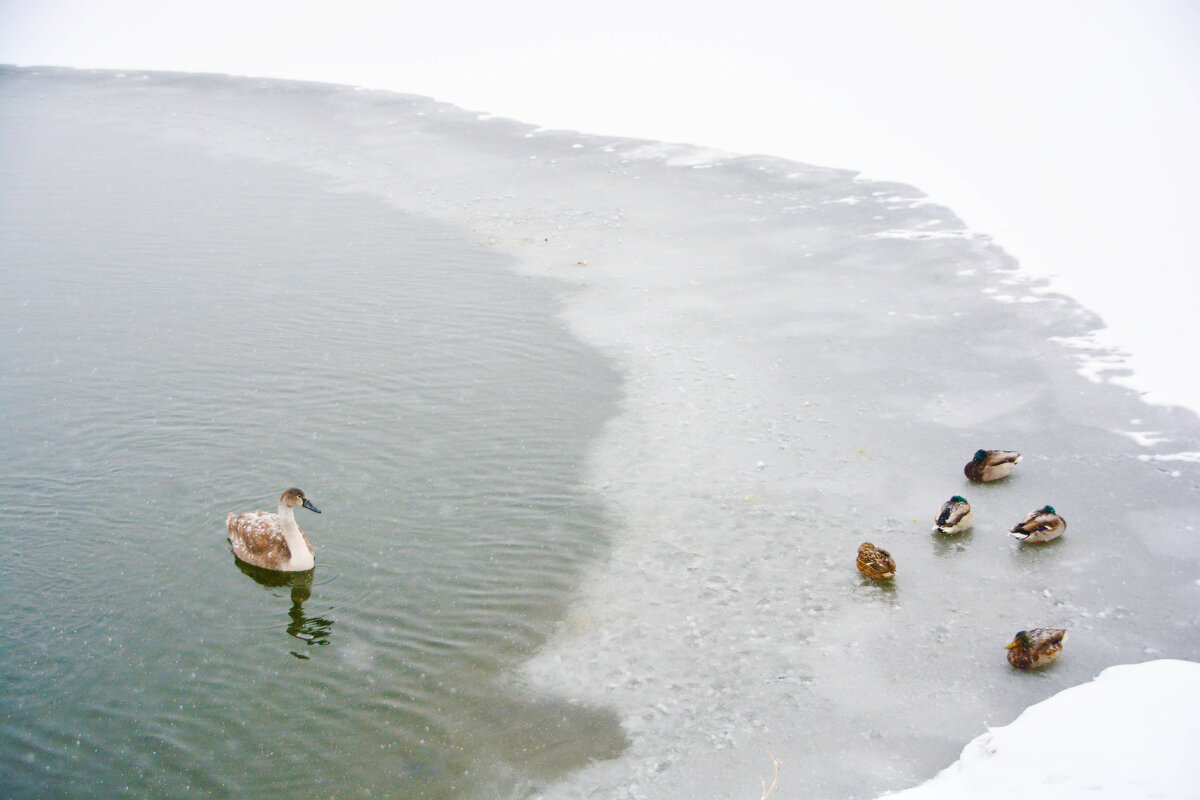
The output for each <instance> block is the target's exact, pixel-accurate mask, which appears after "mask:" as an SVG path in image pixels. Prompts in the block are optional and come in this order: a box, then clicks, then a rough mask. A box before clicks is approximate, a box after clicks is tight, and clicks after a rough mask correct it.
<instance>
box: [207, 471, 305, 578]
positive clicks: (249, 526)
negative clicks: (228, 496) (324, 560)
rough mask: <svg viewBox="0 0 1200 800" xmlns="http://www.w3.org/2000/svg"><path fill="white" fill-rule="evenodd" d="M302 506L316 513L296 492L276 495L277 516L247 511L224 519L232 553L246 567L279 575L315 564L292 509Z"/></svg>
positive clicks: (291, 491)
mask: <svg viewBox="0 0 1200 800" xmlns="http://www.w3.org/2000/svg"><path fill="white" fill-rule="evenodd" d="M296 506H303V507H304V508H307V509H308V510H309V511H312V512H314V513H316V514H320V513H321V509H319V508H317V507H316V506H314V505H313V504H312V503H311V502H309V499H308V498H307V497H305V496H304V492H302V491H300V490H299V489H288V490H287V491H285V492H284V493H283V494H282V495H280V496H279V513H277V514H272V513H270V512H268V511H247V512H246V513H244V514H230V515H229V516H228V517H227V518H226V519H225V527H226V528H228V529H229V543H230V544H231V545H233V554H234V555H235V556H237V557H238V558H239V559H241V560H242V561H245V562H246V563H247V564H253V565H254V566H256V567H262V568H263V569H271V570H276V571H278V572H303V571H305V570H310V569H312V568H313V567H314V566H315V565H316V559H315V558H314V557H313V547H312V545H311V544H309V541H308V537H307V536H305V535H304V534H303V533H302V532H301V531H300V526H299V525H297V524H296V517H295V515H294V514H293V513H292V509H293V508H295V507H296Z"/></svg>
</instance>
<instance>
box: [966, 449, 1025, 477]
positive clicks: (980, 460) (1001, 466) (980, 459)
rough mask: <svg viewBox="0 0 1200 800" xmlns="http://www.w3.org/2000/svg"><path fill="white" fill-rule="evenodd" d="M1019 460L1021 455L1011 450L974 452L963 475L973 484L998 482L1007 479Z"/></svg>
mask: <svg viewBox="0 0 1200 800" xmlns="http://www.w3.org/2000/svg"><path fill="white" fill-rule="evenodd" d="M1020 460H1021V454H1020V453H1014V452H1013V451H1011V450H976V451H975V455H974V456H973V457H972V458H971V460H970V461H968V462H967V465H966V466H965V467H963V473H964V474H965V475H966V476H967V478H968V479H969V480H972V481H974V482H975V483H987V482H989V481H998V480H1000V479H1001V478H1007V477H1008V476H1009V474H1010V473H1011V472H1012V471H1013V467H1015V466H1016V465H1017V462H1018V461H1020Z"/></svg>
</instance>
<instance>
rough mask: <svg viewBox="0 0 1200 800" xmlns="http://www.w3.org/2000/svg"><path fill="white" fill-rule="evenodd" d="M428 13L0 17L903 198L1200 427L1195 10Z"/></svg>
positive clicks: (1080, 0)
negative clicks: (791, 171)
mask: <svg viewBox="0 0 1200 800" xmlns="http://www.w3.org/2000/svg"><path fill="white" fill-rule="evenodd" d="M411 5H415V4H411ZM422 5H423V6H425V7H422V8H410V7H408V6H410V4H407V3H392V2H384V0H341V1H340V2H338V3H329V2H315V1H314V0H292V1H290V2H283V1H282V0H264V1H261V2H256V1H255V0H242V2H231V1H230V0H207V1H206V2H196V1H194V0H179V1H177V2H169V3H164V2H161V1H160V2H151V1H150V0H93V1H92V2H85V1H84V0H0V63H10V64H19V65H39V64H40V65H60V66H76V67H100V68H121V69H169V70H183V71H194V72H223V73H232V74H241V75H257V76H268V77H281V78H299V79H311V80H321V81H328V82H333V83H348V84H355V85H361V86H368V87H372V88H381V89H392V90H395V91H400V92H406V93H413V94H422V95H429V96H432V97H436V98H438V99H439V100H445V101H447V102H450V103H454V104H455V105H459V106H463V107H465V108H469V109H474V110H479V111H485V112H489V113H492V114H496V115H499V116H505V117H512V118H516V119H520V120H523V121H525V122H530V123H535V124H539V125H542V126H545V127H552V128H570V129H576V130H582V131H587V132H590V133H600V134H614V135H625V136H637V137H644V138H651V139H661V140H667V141H681V142H690V143H694V144H700V145H707V146H713V147H717V148H722V149H727V150H731V151H735V152H760V153H769V154H772V155H779V156H784V157H788V158H792V159H795V160H797V161H804V162H808V163H814V164H821V165H826V166H836V167H846V168H851V169H857V170H860V171H862V172H864V173H865V174H866V175H867V176H869V177H874V178H882V179H892V180H899V181H903V182H906V183H911V184H913V185H915V186H917V187H918V188H920V189H921V190H923V191H925V192H927V193H929V194H930V195H932V196H933V197H934V198H935V199H936V200H938V201H940V202H945V203H947V204H948V205H950V206H951V207H952V208H953V209H954V210H955V211H956V212H958V213H959V215H960V216H961V217H963V218H964V219H965V220H966V221H967V222H968V223H969V224H970V225H972V227H974V228H976V229H978V230H980V231H983V232H986V233H989V234H991V235H993V236H994V237H995V238H996V239H997V241H998V242H999V243H1000V244H1001V245H1002V246H1004V247H1005V248H1006V249H1007V250H1009V251H1010V252H1011V253H1013V254H1014V255H1015V256H1017V257H1018V258H1019V259H1020V260H1021V263H1022V266H1023V267H1024V268H1026V269H1027V270H1028V271H1029V272H1031V273H1033V274H1037V275H1052V276H1056V283H1055V285H1056V287H1057V288H1060V289H1061V290H1063V291H1066V292H1068V293H1069V294H1071V295H1073V296H1075V297H1076V298H1078V299H1079V300H1080V301H1081V302H1083V303H1084V304H1085V305H1087V306H1089V307H1090V308H1092V309H1093V310H1095V311H1097V312H1099V313H1100V314H1101V315H1102V316H1103V317H1104V318H1105V319H1106V321H1107V322H1108V323H1109V325H1110V330H1109V331H1108V332H1107V333H1106V334H1105V337H1104V341H1106V342H1110V343H1116V344H1120V345H1122V346H1123V347H1125V348H1128V349H1130V350H1131V351H1132V352H1133V354H1134V361H1133V363H1134V365H1135V367H1136V368H1137V369H1138V378H1137V380H1136V385H1137V386H1138V387H1139V388H1141V389H1150V390H1152V394H1151V396H1152V397H1153V398H1155V399H1158V400H1173V401H1176V402H1183V403H1185V404H1187V405H1190V406H1191V407H1192V408H1195V409H1200V381H1197V379H1196V378H1195V377H1193V376H1192V375H1191V374H1190V373H1192V372H1194V370H1191V369H1188V368H1187V367H1186V366H1184V365H1190V364H1191V363H1192V360H1193V359H1192V358H1191V351H1192V349H1193V347H1194V346H1195V345H1196V344H1198V343H1200V323H1198V322H1197V321H1196V319H1195V317H1196V314H1195V312H1194V305H1195V301H1194V298H1195V297H1196V296H1197V294H1198V292H1197V289H1198V288H1200V277H1197V272H1198V269H1197V268H1198V267H1200V264H1197V259H1196V258H1195V256H1194V255H1193V253H1194V250H1193V244H1192V241H1191V240H1192V231H1193V230H1194V229H1195V228H1196V227H1197V220H1200V199H1197V191H1196V188H1197V187H1198V186H1200V157H1198V156H1197V152H1196V148H1197V144H1196V143H1197V142H1200V46H1198V45H1197V44H1196V43H1197V42H1200V3H1193V2H1187V0H1174V1H1169V0H1143V1H1141V2H1134V1H1133V0H1128V1H1127V2H1111V1H1106V0H1064V1H1063V2H1054V1H1053V0H1045V1H1043V2H1030V1H1029V0H1013V1H1012V2H996V3H986V4H985V3H962V2H951V1H950V0H915V1H914V2H904V3H898V2H885V1H884V0H871V1H869V2H868V1H866V0H849V2H839V3H836V4H834V3H825V2H821V3H816V2H814V3H808V2H800V3H793V4H782V3H778V2H776V1H775V0H772V1H771V2H763V1H762V0H747V2H739V3H736V4H725V5H721V6H714V7H711V8H705V9H701V8H698V7H692V8H689V9H688V10H686V11H680V10H679V9H680V8H683V6H682V4H673V3H672V4H668V3H661V2H655V1H654V0H647V2H631V0H616V2H608V3H603V4H593V5H589V6H572V5H571V4H564V3H561V2H549V0H545V1H543V0H512V2H508V3H487V4H485V3H463V2H455V1H454V0H448V1H447V2H441V3H437V4H434V3H428V4H422ZM434 6H436V8H435V7H434ZM1181 326H1182V327H1181ZM1181 332H1182V335H1181Z"/></svg>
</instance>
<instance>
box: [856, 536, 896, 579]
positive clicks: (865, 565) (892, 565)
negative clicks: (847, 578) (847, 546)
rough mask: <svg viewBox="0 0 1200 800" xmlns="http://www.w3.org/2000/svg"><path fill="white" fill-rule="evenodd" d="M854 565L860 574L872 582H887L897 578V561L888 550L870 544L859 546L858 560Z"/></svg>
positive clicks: (864, 543)
mask: <svg viewBox="0 0 1200 800" xmlns="http://www.w3.org/2000/svg"><path fill="white" fill-rule="evenodd" d="M854 563H855V566H857V567H858V571H859V572H861V573H862V574H863V575H866V576H867V577H868V578H871V579H872V580H877V581H885V580H890V579H891V578H894V577H896V559H894V558H892V554H891V553H889V552H888V551H887V550H883V549H881V548H879V547H876V546H875V545H873V544H871V543H870V542H863V543H862V544H860V545H859V546H858V558H857V559H856V560H855V562H854Z"/></svg>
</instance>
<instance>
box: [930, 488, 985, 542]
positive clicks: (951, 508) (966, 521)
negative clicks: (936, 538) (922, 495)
mask: <svg viewBox="0 0 1200 800" xmlns="http://www.w3.org/2000/svg"><path fill="white" fill-rule="evenodd" d="M933 522H934V524H933V529H934V530H935V531H937V532H938V533H962V532H963V531H965V530H967V529H968V528H970V527H971V526H972V525H974V524H975V514H974V513H973V512H972V511H971V504H970V503H968V502H967V499H966V498H965V497H963V496H961V495H957V494H956V495H954V497H951V498H950V499H949V500H947V501H946V502H944V503H942V510H941V511H939V512H938V515H937V519H935V520H934V521H933Z"/></svg>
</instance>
